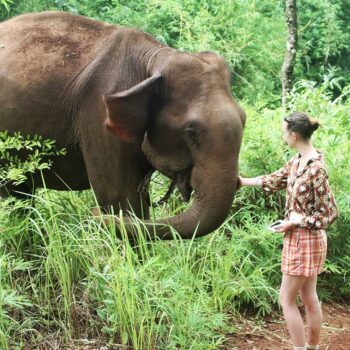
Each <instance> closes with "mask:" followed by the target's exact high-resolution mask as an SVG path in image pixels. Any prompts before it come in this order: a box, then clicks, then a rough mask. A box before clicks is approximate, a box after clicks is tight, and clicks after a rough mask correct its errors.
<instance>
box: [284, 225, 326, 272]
mask: <svg viewBox="0 0 350 350" xmlns="http://www.w3.org/2000/svg"><path fill="white" fill-rule="evenodd" d="M326 255H327V236H326V231H324V230H309V229H307V228H297V229H294V230H292V231H289V232H288V233H286V234H285V235H284V241H283V251H282V266H281V271H282V272H283V273H286V274H288V275H296V276H315V275H318V274H320V273H321V272H322V271H323V265H324V262H325V260H326Z"/></svg>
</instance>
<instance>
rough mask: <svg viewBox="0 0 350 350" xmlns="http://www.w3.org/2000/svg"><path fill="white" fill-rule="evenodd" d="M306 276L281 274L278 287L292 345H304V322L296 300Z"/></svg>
mask: <svg viewBox="0 0 350 350" xmlns="http://www.w3.org/2000/svg"><path fill="white" fill-rule="evenodd" d="M306 279H307V277H304V276H292V275H287V274H285V273H284V274H283V276H282V284H281V289H280V303H281V306H282V309H283V315H284V319H285V320H286V323H287V327H288V330H289V334H290V336H291V338H292V342H293V344H294V346H298V347H302V346H305V329H304V322H303V319H302V317H301V315H300V312H299V309H298V306H297V303H296V300H297V296H298V293H299V291H300V289H301V287H302V286H303V284H304V282H305V280H306Z"/></svg>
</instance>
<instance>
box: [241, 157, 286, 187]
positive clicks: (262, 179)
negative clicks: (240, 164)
mask: <svg viewBox="0 0 350 350" xmlns="http://www.w3.org/2000/svg"><path fill="white" fill-rule="evenodd" d="M291 164H292V159H291V160H290V161H288V162H287V163H286V164H285V165H284V166H283V167H282V168H281V169H278V170H277V171H275V172H274V173H272V174H270V175H263V176H258V177H251V178H246V177H241V176H240V177H239V181H240V185H241V186H262V188H263V190H264V192H266V193H271V192H275V191H279V190H283V189H285V188H286V187H287V180H288V175H289V171H290V167H291Z"/></svg>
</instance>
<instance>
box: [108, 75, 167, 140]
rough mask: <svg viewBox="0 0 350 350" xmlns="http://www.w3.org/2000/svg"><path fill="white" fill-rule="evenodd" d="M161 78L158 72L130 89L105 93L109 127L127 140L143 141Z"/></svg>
mask: <svg viewBox="0 0 350 350" xmlns="http://www.w3.org/2000/svg"><path fill="white" fill-rule="evenodd" d="M160 80H161V75H160V74H159V73H157V74H155V75H152V76H151V77H149V78H148V79H146V80H144V81H142V82H141V83H139V84H137V85H135V86H133V87H132V88H130V89H128V90H125V91H121V92H117V93H115V94H113V95H104V96H103V101H104V103H105V105H106V108H107V116H108V117H107V119H106V121H105V125H106V127H107V129H108V130H109V131H111V132H112V133H114V134H115V135H117V136H118V137H119V138H120V139H122V140H123V141H125V142H129V143H140V142H142V140H143V136H144V134H145V132H146V128H147V124H148V118H149V113H150V107H151V99H152V97H153V95H154V93H155V88H156V85H157V83H159V82H160Z"/></svg>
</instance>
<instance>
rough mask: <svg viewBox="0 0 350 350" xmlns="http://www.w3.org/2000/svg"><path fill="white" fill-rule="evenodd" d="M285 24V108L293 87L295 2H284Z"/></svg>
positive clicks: (283, 71)
mask: <svg viewBox="0 0 350 350" xmlns="http://www.w3.org/2000/svg"><path fill="white" fill-rule="evenodd" d="M286 22H287V29H288V36H287V51H286V55H285V57H284V62H283V66H282V70H281V80H282V106H283V107H284V108H286V106H287V100H288V96H289V93H290V91H291V89H292V87H293V70H294V64H295V57H296V54H297V42H298V23H297V5H296V0H286Z"/></svg>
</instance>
